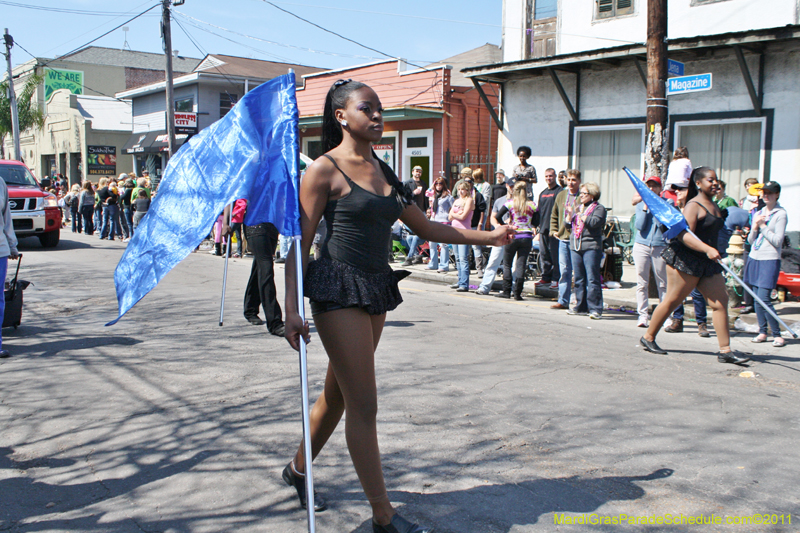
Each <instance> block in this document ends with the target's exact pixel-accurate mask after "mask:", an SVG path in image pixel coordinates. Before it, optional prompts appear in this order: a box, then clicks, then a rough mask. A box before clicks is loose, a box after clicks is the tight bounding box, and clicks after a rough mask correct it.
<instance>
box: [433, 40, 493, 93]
mask: <svg viewBox="0 0 800 533" xmlns="http://www.w3.org/2000/svg"><path fill="white" fill-rule="evenodd" d="M502 60H503V50H502V49H501V48H500V47H499V46H497V45H496V44H491V43H486V44H484V45H483V46H479V47H478V48H473V49H472V50H467V51H466V52H462V53H460V54H456V55H454V56H453V57H448V58H447V59H442V60H441V61H439V62H438V64H445V65H450V66H452V67H453V70H452V71H450V85H451V86H467V87H472V82H471V81H469V78H467V77H466V76H464V74H462V73H461V69H465V68H469V67H477V66H478V65H494V64H496V63H499V62H501V61H502Z"/></svg>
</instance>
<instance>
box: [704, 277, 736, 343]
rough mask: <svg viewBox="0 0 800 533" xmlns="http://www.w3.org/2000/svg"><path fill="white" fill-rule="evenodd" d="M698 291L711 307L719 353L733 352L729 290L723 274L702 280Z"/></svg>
mask: <svg viewBox="0 0 800 533" xmlns="http://www.w3.org/2000/svg"><path fill="white" fill-rule="evenodd" d="M697 290H699V291H700V294H702V295H703V297H704V298H705V299H706V303H707V304H708V306H709V307H711V320H712V322H713V323H714V331H715V332H716V333H717V340H718V341H719V351H720V352H729V351H730V350H731V348H730V345H731V335H730V328H729V326H728V290H727V289H726V288H725V280H724V279H723V278H722V274H717V275H716V276H713V277H710V278H701V279H700V282H699V283H698V284H697Z"/></svg>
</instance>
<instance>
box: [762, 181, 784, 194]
mask: <svg viewBox="0 0 800 533" xmlns="http://www.w3.org/2000/svg"><path fill="white" fill-rule="evenodd" d="M761 190H762V191H764V192H769V193H772V194H780V193H781V184H780V183H778V182H777V181H768V182H766V183H765V184H764V186H763V187H762V188H761Z"/></svg>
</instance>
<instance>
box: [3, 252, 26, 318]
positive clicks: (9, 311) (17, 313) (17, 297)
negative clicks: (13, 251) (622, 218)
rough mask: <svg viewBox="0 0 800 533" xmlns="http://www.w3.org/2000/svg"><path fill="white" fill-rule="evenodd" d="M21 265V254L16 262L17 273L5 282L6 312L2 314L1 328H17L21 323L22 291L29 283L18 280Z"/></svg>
mask: <svg viewBox="0 0 800 533" xmlns="http://www.w3.org/2000/svg"><path fill="white" fill-rule="evenodd" d="M20 263H22V254H19V259H18V260H17V272H16V274H14V279H12V280H11V281H6V283H5V295H4V296H5V300H6V311H5V314H3V327H4V328H10V327H12V326H13V327H14V329H17V326H19V325H20V323H21V322H22V291H24V290H25V289H26V288H27V287H28V285H30V282H28V281H23V280H19V279H18V278H19V265H20Z"/></svg>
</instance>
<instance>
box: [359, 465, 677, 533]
mask: <svg viewBox="0 0 800 533" xmlns="http://www.w3.org/2000/svg"><path fill="white" fill-rule="evenodd" d="M673 472H674V471H673V470H671V469H669V468H662V469H660V470H656V471H654V472H652V473H650V474H647V475H643V476H608V477H601V478H596V479H594V478H585V477H578V476H572V477H567V478H555V479H537V480H534V481H523V482H521V483H505V484H502V485H485V486H480V487H474V488H471V489H467V490H459V491H453V492H442V493H438V494H415V493H409V492H393V491H390V495H389V497H390V498H391V499H392V501H399V502H402V503H407V504H410V506H411V507H410V509H409V511H410V512H409V513H408V516H407V518H409V519H413V520H419V521H420V522H424V521H425V520H424V518H419V519H417V518H415V515H418V516H420V517H423V516H429V517H431V516H433V517H436V522H437V523H438V527H437V528H436V531H437V532H438V531H441V532H442V533H444V532H447V531H492V532H503V533H507V532H510V531H512V530H517V527H516V526H525V525H532V524H536V523H537V522H538V521H539V518H540V517H541V516H542V515H547V514H550V513H558V514H561V513H569V514H570V515H574V514H588V513H593V512H596V511H597V509H599V508H600V507H602V506H603V505H605V504H606V503H609V502H612V501H630V500H637V499H639V498H641V497H643V496H644V495H645V490H644V489H643V488H642V487H640V486H639V485H638V484H637V482H641V481H655V480H659V479H665V478H668V477H670V476H671V475H672V474H673ZM399 511H400V512H401V513H403V514H404V515H405V513H404V511H403V509H402V508H400V509H399ZM412 513H413V514H412ZM554 528H555V525H554ZM370 531H372V525H371V523H370V521H369V520H368V521H366V522H364V523H363V524H361V526H359V527H358V528H357V529H355V530H353V533H368V532H370Z"/></svg>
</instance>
